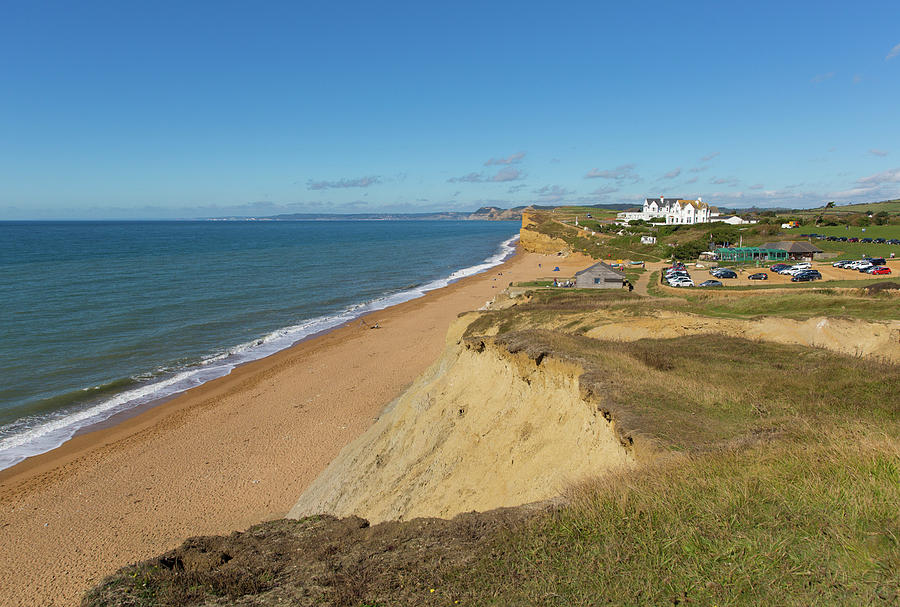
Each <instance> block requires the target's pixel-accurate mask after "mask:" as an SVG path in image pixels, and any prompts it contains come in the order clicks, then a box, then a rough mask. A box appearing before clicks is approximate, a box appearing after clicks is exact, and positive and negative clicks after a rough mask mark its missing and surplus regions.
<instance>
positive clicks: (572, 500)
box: [84, 289, 900, 607]
mask: <svg viewBox="0 0 900 607" xmlns="http://www.w3.org/2000/svg"><path fill="white" fill-rule="evenodd" d="M687 295H688V297H687V298H686V299H685V298H678V297H667V298H648V297H641V296H639V295H637V294H634V293H628V292H624V291H593V290H592V291H586V290H571V289H566V290H540V291H535V292H534V293H533V295H532V296H531V298H530V300H528V301H527V302H525V303H522V304H520V305H517V306H513V307H512V308H508V309H504V310H497V311H492V312H486V313H483V314H481V315H480V316H479V317H477V318H476V319H475V320H474V322H472V324H470V326H469V328H468V330H467V332H466V337H465V338H464V339H467V340H476V341H481V342H482V343H486V342H491V343H492V344H494V346H492V347H498V348H501V349H506V350H508V351H509V352H524V353H528V356H530V357H533V358H534V360H535V361H536V362H535V367H534V368H535V371H534V372H533V373H534V375H533V377H534V378H535V379H536V380H539V381H543V377H542V376H541V372H539V371H538V369H544V368H546V367H548V366H550V367H552V365H547V364H542V363H541V361H543V360H553V359H556V360H559V361H576V362H577V364H578V365H579V366H580V367H581V368H583V370H584V373H583V374H582V375H581V376H580V377H579V379H578V383H579V386H578V389H579V390H580V393H581V394H583V395H584V398H585V400H586V403H589V404H590V406H591V407H596V408H597V410H598V411H600V412H601V413H602V415H604V416H605V417H606V416H608V419H612V420H614V423H615V427H616V429H617V432H619V433H620V436H621V437H622V440H623V441H624V442H626V443H627V442H628V441H633V443H634V445H635V446H636V447H635V448H636V449H637V448H638V447H640V448H641V449H642V451H640V453H642V455H641V458H642V459H641V462H642V463H641V465H640V466H638V467H637V468H635V469H631V470H627V471H622V472H617V473H614V474H607V475H605V476H602V477H599V478H594V479H584V480H581V481H579V482H577V483H574V484H571V485H570V486H569V487H567V488H565V489H564V492H563V496H562V498H561V499H560V500H558V501H556V502H554V503H552V504H543V505H539V506H531V507H524V508H512V509H505V510H498V511H492V512H486V513H482V514H477V513H471V514H464V515H461V516H459V517H457V518H456V519H453V520H450V521H446V520H439V519H417V520H413V521H410V522H401V523H397V522H391V523H384V524H382V525H378V526H374V527H371V528H369V527H368V526H367V525H366V524H365V523H364V522H363V521H361V519H354V518H348V519H344V520H340V521H339V520H336V519H331V518H329V517H311V518H309V519H304V520H302V521H275V522H271V523H265V524H263V525H258V526H256V527H254V528H252V529H251V530H249V531H247V532H245V533H243V534H237V533H236V534H232V535H231V536H229V537H222V538H195V539H192V540H189V541H188V542H186V543H185V544H184V545H183V546H182V547H180V548H179V549H177V550H176V551H173V552H170V553H168V554H166V555H163V556H161V557H159V558H156V559H151V560H149V561H147V562H145V563H141V564H137V565H134V566H130V567H127V568H125V569H123V570H122V571H121V572H120V573H118V574H117V575H115V576H112V577H111V578H109V579H107V580H106V582H105V584H104V585H103V586H101V587H100V588H98V589H96V590H95V591H93V592H92V593H91V595H90V596H89V597H88V598H87V599H86V601H85V603H84V605H86V606H87V607H100V606H109V607H111V606H113V605H115V606H119V607H124V606H125V605H129V606H130V605H162V604H165V605H176V606H177V605H206V604H224V603H225V602H228V603H229V604H237V603H239V604H247V605H251V604H252V605H262V606H269V605H270V606H274V605H283V604H292V605H310V606H311V605H320V604H328V605H346V606H348V607H351V606H352V607H361V606H370V607H371V606H375V605H493V606H507V605H508V606H513V605H560V606H561V605H584V606H587V605H603V604H612V605H663V604H672V605H679V604H684V605H690V604H695V605H798V606H799V605H860V606H861V605H896V604H897V603H898V601H900V573H898V572H900V518H898V516H897V504H898V503H900V401H898V400H897V398H896V394H897V391H898V390H900V366H898V365H897V364H895V363H891V362H890V361H887V360H884V359H881V358H879V357H864V356H859V355H849V354H840V353H837V352H835V351H832V350H830V349H828V348H826V347H823V346H812V345H805V346H804V345H790V344H784V343H774V342H772V341H768V340H751V339H744V338H741V337H738V336H734V335H724V334H700V335H681V336H676V337H659V336H658V337H651V338H638V339H635V338H629V339H620V340H610V339H606V338H603V337H601V336H600V335H602V331H603V330H604V329H603V328H604V327H607V326H610V327H614V326H615V325H616V324H618V323H622V322H640V321H641V319H642V318H645V317H647V318H651V319H657V320H659V319H660V317H659V316H658V315H659V314H660V313H664V312H669V313H674V312H679V311H680V312H686V311H689V312H690V313H691V314H692V315H693V318H697V319H699V318H703V317H705V316H708V317H713V316H715V317H722V316H727V317H733V318H737V319H741V318H743V319H753V318H755V317H757V315H760V314H762V315H764V316H766V317H768V318H773V317H787V318H793V317H803V316H805V315H815V314H821V313H826V314H829V315H831V314H834V313H839V312H843V313H844V315H846V316H850V317H854V318H859V319H863V318H870V317H879V316H884V315H887V316H890V317H891V318H897V314H898V308H900V306H897V305H896V304H897V295H896V294H891V293H883V294H880V295H865V294H864V292H863V291H862V290H853V291H852V292H843V291H842V292H837V291H834V290H828V289H824V290H823V289H815V290H806V291H803V292H796V293H786V294H778V295H775V296H774V298H772V299H770V298H769V297H768V296H763V295H762V294H755V295H753V296H748V295H747V294H743V293H740V294H739V293H730V294H707V293H701V292H696V291H692V292H690V293H688V294H687ZM648 314H649V315H650V316H649V317H648V316H647V315H648ZM662 319H663V320H664V319H665V317H662ZM679 322H683V321H679ZM855 322H856V323H857V324H858V326H859V327H860V328H863V327H865V326H868V325H867V323H865V322H864V321H862V320H858V321H855ZM610 323H612V324H610ZM785 326H786V325H785ZM878 326H881V325H878ZM676 328H677V327H676ZM598 331H600V333H598ZM473 343H474V342H473ZM546 372H547V373H549V372H550V371H546ZM435 398H438V396H437V395H435ZM476 400H477V399H476ZM486 482H491V481H490V479H486Z"/></svg>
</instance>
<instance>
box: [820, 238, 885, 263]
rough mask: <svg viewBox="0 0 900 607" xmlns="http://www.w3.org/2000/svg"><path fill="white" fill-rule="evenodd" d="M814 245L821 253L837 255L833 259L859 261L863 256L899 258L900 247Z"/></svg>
mask: <svg viewBox="0 0 900 607" xmlns="http://www.w3.org/2000/svg"><path fill="white" fill-rule="evenodd" d="M815 245H816V246H817V247H819V248H820V249H822V250H823V251H832V252H834V253H837V257H836V258H835V259H838V258H840V259H859V258H861V257H864V256H869V257H874V256H878V257H884V258H885V259H887V258H889V257H890V255H891V253H893V254H894V255H895V256H900V245H895V244H875V243H861V242H828V241H827V240H817V241H816V242H815Z"/></svg>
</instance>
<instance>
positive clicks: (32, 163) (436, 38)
mask: <svg viewBox="0 0 900 607" xmlns="http://www.w3.org/2000/svg"><path fill="white" fill-rule="evenodd" d="M0 13H2V18H0V219H24V218H96V217H103V218H162V217H203V216H218V215H231V214H236V215H267V214H274V213H280V212H325V211H327V212H380V211H404V212H417V211H430V210H474V209H475V208H477V207H479V206H482V205H486V204H492V205H498V206H504V207H508V206H516V205H523V204H530V203H542V204H585V203H586V204H593V203H602V202H632V201H637V200H640V199H642V198H643V197H645V196H658V195H661V194H662V195H666V196H673V195H678V196H689V197H696V196H702V197H703V199H704V200H706V201H709V202H710V203H713V204H718V205H721V206H729V205H731V206H742V207H743V206H752V205H754V204H755V205H759V206H771V205H786V206H794V207H809V206H815V205H818V204H821V203H822V202H824V201H827V200H837V201H839V202H851V201H870V200H880V199H884V198H891V197H898V196H900V2H897V1H896V0H891V1H885V2H878V1H872V2H854V3H850V2H822V1H819V2H784V1H783V0H781V1H779V2H754V3H749V2H748V3H724V2H680V3H672V2H631V3H615V5H612V3H610V5H608V6H607V5H606V3H600V2H584V3H564V4H560V3H550V2H546V3H529V2H516V3H481V2H477V3H476V2H471V3H469V2H452V3H449V2H448V3H428V2H403V3H396V2H395V3H390V2H388V3H373V2H359V3H356V2H354V3H339V2H332V3H303V2H284V3H281V2H215V3H213V2H193V3H186V2H166V1H157V2H148V3H137V2H122V1H116V2H89V1H86V2H79V3H73V2H52V3H51V2H41V1H39V0H34V1H28V0H21V1H20V0H7V1H6V2H4V3H3V6H2V9H0Z"/></svg>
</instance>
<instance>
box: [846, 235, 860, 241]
mask: <svg viewBox="0 0 900 607" xmlns="http://www.w3.org/2000/svg"><path fill="white" fill-rule="evenodd" d="M847 242H859V238H856V237H855V236H854V237H852V238H848V239H847Z"/></svg>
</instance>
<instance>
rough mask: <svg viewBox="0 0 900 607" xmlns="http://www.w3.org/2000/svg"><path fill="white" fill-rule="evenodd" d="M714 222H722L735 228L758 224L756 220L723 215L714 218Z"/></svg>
mask: <svg viewBox="0 0 900 607" xmlns="http://www.w3.org/2000/svg"><path fill="white" fill-rule="evenodd" d="M713 221H721V222H722V223H728V224H731V225H733V226H740V225H745V224H751V223H756V220H755V219H741V218H740V217H738V216H737V215H721V216H719V217H713Z"/></svg>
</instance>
